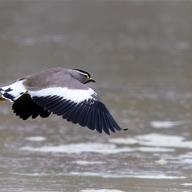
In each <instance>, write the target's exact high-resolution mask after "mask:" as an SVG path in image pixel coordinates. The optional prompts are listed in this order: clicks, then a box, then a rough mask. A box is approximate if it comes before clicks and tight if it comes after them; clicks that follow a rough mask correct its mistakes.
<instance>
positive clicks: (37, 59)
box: [0, 0, 192, 192]
mask: <svg viewBox="0 0 192 192" xmlns="http://www.w3.org/2000/svg"><path fill="white" fill-rule="evenodd" d="M191 18H192V2H191V1H142V0H131V1H103V2H101V1H89V2H88V1H72V2H69V1H54V2H53V1H38V2H37V1H1V2H0V58H1V60H0V67H1V70H0V82H1V84H2V85H4V84H6V83H9V82H12V81H13V80H15V79H16V78H19V77H21V76H23V75H26V74H30V73H33V72H37V71H39V70H42V69H46V68H48V67H54V66H63V67H69V68H81V69H84V70H87V71H89V72H90V73H91V74H93V78H95V80H96V81H97V83H96V84H95V85H90V86H92V87H94V88H95V89H96V90H97V91H98V93H99V94H100V96H101V98H102V100H103V102H104V103H106V105H107V106H108V108H109V109H110V111H111V113H112V114H113V115H114V117H115V119H116V120H117V121H118V123H119V124H120V125H121V126H122V127H123V128H128V129H129V130H128V131H126V132H118V133H116V134H112V135H111V136H106V135H102V134H98V133H96V132H94V131H91V130H88V129H87V128H83V127H80V126H78V125H73V124H71V123H68V122H66V121H64V120H62V119H61V118H59V117H55V116H51V117H49V118H48V119H40V118H38V119H36V120H31V119H30V120H27V121H22V120H20V119H19V118H17V117H15V116H14V115H13V113H12V111H11V104H9V103H1V107H0V122H1V123H0V191H2V192H23V191H25V192H34V191H42V192H53V191H54V192H55V191H58V192H60V191H65V192H132V191H133V192H167V191H171V192H181V191H182V192H189V191H191V190H192V152H191V150H192V99H191V98H192V78H191V71H192V70H191V69H192V67H191V66H192V64H191V63H192V62H191V61H192V54H191V52H192V44H191V30H192V24H191Z"/></svg>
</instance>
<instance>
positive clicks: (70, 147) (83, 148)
mask: <svg viewBox="0 0 192 192" xmlns="http://www.w3.org/2000/svg"><path fill="white" fill-rule="evenodd" d="M20 150H22V151H30V152H40V153H67V154H80V153H100V154H104V155H107V154H117V153H125V152H137V151H140V152H149V153H150V152H151V153H152V152H172V151H174V149H171V148H163V147H135V148H133V147H132V148H130V147H119V146H117V145H115V144H106V143H76V144H66V145H57V146H46V145H45V146H41V147H32V146H25V147H21V148H20Z"/></svg>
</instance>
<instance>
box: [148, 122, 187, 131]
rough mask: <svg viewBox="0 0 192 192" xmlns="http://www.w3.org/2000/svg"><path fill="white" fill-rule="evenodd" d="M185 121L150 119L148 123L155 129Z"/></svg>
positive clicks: (166, 127) (169, 126)
mask: <svg viewBox="0 0 192 192" xmlns="http://www.w3.org/2000/svg"><path fill="white" fill-rule="evenodd" d="M185 123H186V122H185V121H151V122H150V125H151V127H153V128H156V129H169V128H175V127H177V126H180V125H183V124H185Z"/></svg>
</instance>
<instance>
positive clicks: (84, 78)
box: [73, 69, 95, 84]
mask: <svg viewBox="0 0 192 192" xmlns="http://www.w3.org/2000/svg"><path fill="white" fill-rule="evenodd" d="M73 72H75V73H73V77H74V78H75V79H77V80H79V81H80V82H81V83H83V84H86V83H89V82H95V80H94V79H92V78H91V75H90V74H89V73H88V72H86V71H83V70H81V69H73Z"/></svg>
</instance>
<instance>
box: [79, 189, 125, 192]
mask: <svg viewBox="0 0 192 192" xmlns="http://www.w3.org/2000/svg"><path fill="white" fill-rule="evenodd" d="M80 192H124V191H121V190H118V189H83V190H81V191H80Z"/></svg>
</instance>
